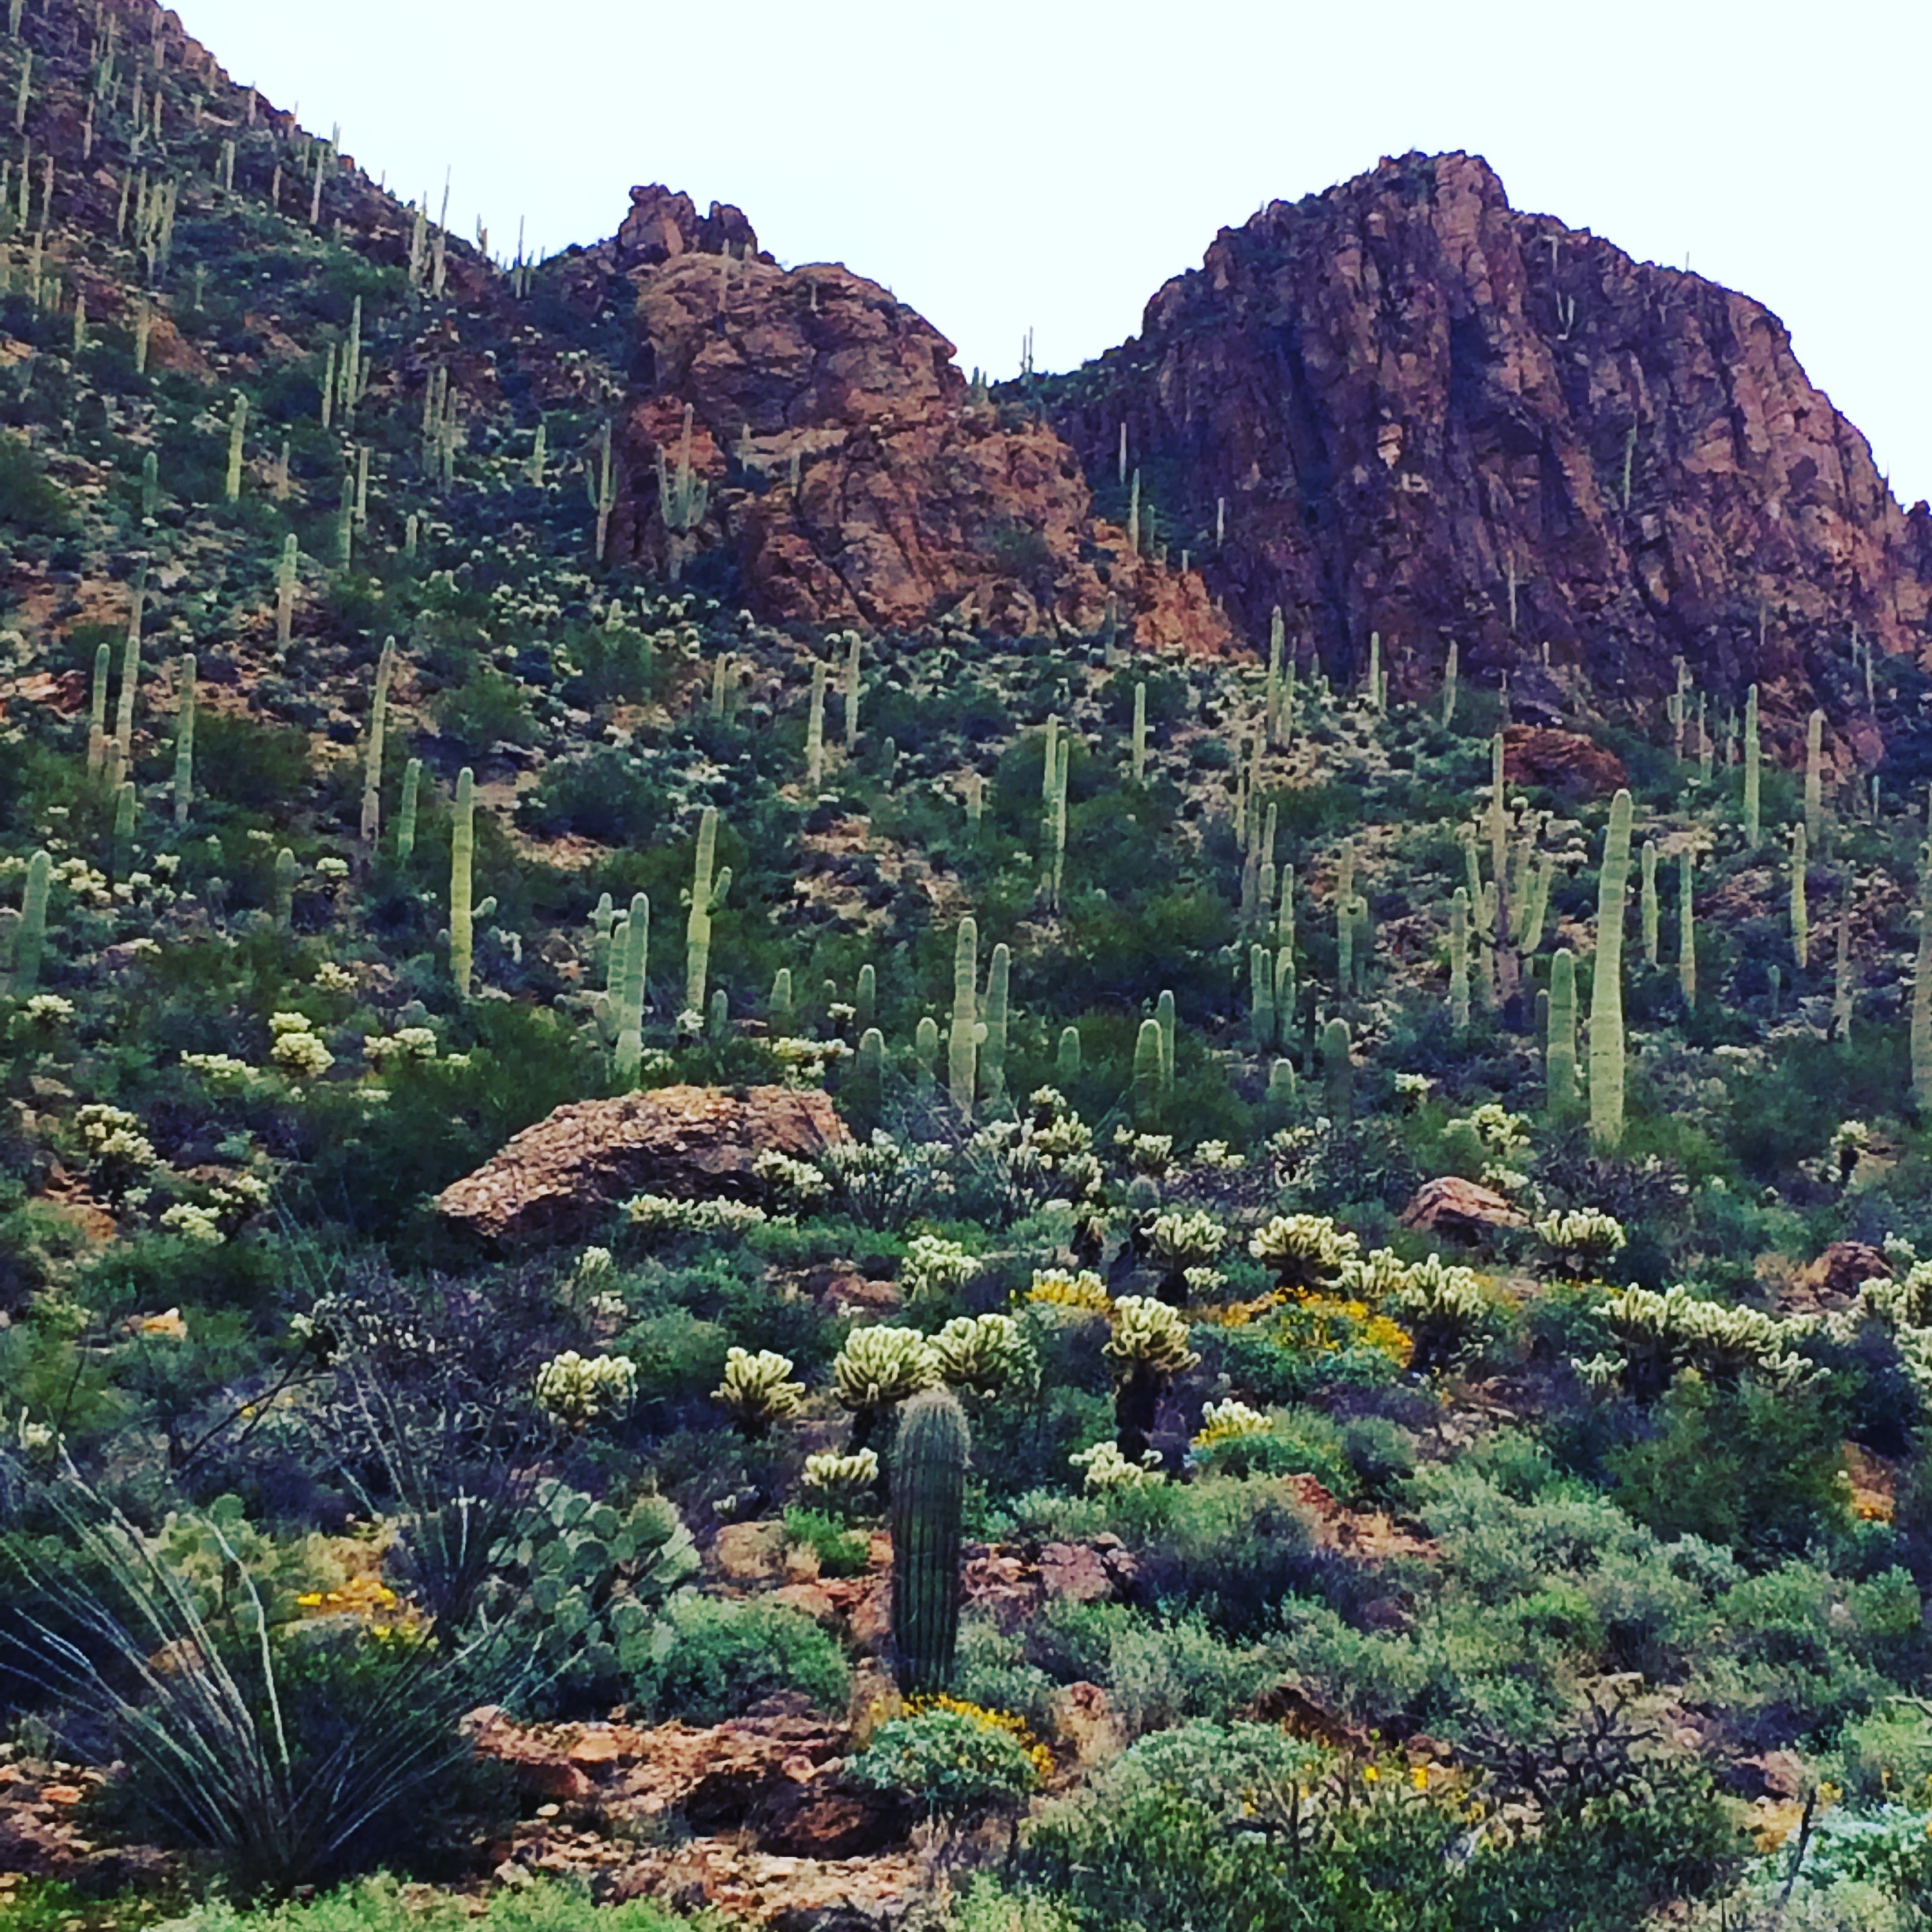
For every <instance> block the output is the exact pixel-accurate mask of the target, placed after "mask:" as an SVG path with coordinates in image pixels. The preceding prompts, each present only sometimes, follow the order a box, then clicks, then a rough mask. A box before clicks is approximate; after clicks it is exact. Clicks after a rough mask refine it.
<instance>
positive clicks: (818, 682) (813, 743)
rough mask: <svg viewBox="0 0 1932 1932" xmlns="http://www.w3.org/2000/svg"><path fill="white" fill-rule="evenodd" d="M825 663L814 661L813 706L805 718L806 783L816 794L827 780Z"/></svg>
mask: <svg viewBox="0 0 1932 1932" xmlns="http://www.w3.org/2000/svg"><path fill="white" fill-rule="evenodd" d="M825 684H826V672H825V664H824V661H823V659H822V658H814V659H813V660H812V707H811V710H810V711H808V713H807V714H806V718H805V784H806V786H808V788H809V789H810V790H811V791H812V793H813V794H814V795H816V793H817V792H818V790H819V788H820V786H822V785H823V783H824V782H825Z"/></svg>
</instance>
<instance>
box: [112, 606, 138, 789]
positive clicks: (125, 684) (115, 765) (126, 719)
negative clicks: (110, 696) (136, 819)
mask: <svg viewBox="0 0 1932 1932" xmlns="http://www.w3.org/2000/svg"><path fill="white" fill-rule="evenodd" d="M147 596H148V573H147V572H146V571H145V570H143V571H142V572H141V575H140V576H138V577H137V578H136V579H135V580H134V600H133V603H132V605H131V606H129V610H128V616H127V642H126V645H125V646H124V647H122V653H121V696H120V701H119V703H118V706H117V707H116V710H115V712H114V748H113V750H112V752H111V753H110V754H109V756H108V760H107V779H108V782H109V783H110V784H111V785H114V786H119V784H120V782H121V781H122V779H123V778H126V775H127V771H128V767H129V765H130V764H131V763H133V757H134V702H135V700H136V699H137V697H138V696H140V693H141V611H142V609H143V606H144V605H145V603H146V601H147Z"/></svg>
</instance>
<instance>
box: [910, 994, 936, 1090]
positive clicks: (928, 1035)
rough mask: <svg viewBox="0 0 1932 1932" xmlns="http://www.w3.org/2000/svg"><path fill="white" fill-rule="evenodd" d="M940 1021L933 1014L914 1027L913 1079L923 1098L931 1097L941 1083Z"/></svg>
mask: <svg viewBox="0 0 1932 1932" xmlns="http://www.w3.org/2000/svg"><path fill="white" fill-rule="evenodd" d="M939 1057H940V1023H939V1022H938V1021H937V1020H936V1019H933V1018H932V1016H931V1015H929V1014H928V1015H927V1016H926V1017H925V1019H921V1021H920V1022H919V1024H918V1025H917V1026H915V1027H914V1028H913V1060H914V1062H915V1063H916V1064H915V1067H914V1070H913V1086H914V1087H915V1088H916V1090H917V1092H918V1094H919V1096H920V1097H921V1099H926V1098H929V1097H931V1094H932V1090H933V1089H934V1088H935V1087H936V1086H937V1085H938V1084H939V1075H938V1072H937V1068H938V1066H939Z"/></svg>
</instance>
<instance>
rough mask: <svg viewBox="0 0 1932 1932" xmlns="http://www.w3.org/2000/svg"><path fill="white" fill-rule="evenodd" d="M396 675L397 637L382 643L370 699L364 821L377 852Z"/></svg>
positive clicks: (367, 846) (368, 842)
mask: <svg viewBox="0 0 1932 1932" xmlns="http://www.w3.org/2000/svg"><path fill="white" fill-rule="evenodd" d="M395 676H396V640H395V639H394V638H393V637H392V638H391V639H390V640H388V643H385V645H384V646H383V647H382V655H381V657H380V658H378V659H377V662H376V688H375V691H374V692H373V695H372V696H371V697H370V701H369V748H368V750H367V752H366V754H365V756H364V758H363V761H362V850H363V851H364V853H373V852H374V850H375V849H376V840H377V837H378V836H379V835H380V834H381V830H382V753H383V739H384V735H385V731H386V730H387V728H388V719H389V685H390V682H391V681H392V679H393V678H394V677H395Z"/></svg>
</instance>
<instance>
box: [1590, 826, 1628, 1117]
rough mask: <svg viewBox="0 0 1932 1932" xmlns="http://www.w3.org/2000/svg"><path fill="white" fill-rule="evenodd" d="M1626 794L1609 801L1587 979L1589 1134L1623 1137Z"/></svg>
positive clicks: (1626, 876) (1626, 883)
mask: <svg viewBox="0 0 1932 1932" xmlns="http://www.w3.org/2000/svg"><path fill="white" fill-rule="evenodd" d="M1630 812H1631V805H1630V793H1628V792H1627V791H1620V792H1619V793H1617V795H1616V797H1615V798H1613V799H1612V800H1611V803H1610V825H1609V829H1608V830H1607V831H1606V832H1605V833H1604V865H1603V871H1602V872H1601V874H1600V876H1599V879H1598V883H1597V891H1596V970H1595V971H1594V973H1593V974H1592V976H1591V984H1590V1138H1591V1139H1592V1141H1593V1142H1596V1145H1597V1146H1599V1147H1601V1148H1604V1149H1606V1150H1615V1149H1616V1148H1617V1147H1618V1146H1621V1145H1622V1143H1623V918H1624V910H1625V901H1626V895H1627V894H1628V891H1629V888H1630Z"/></svg>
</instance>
